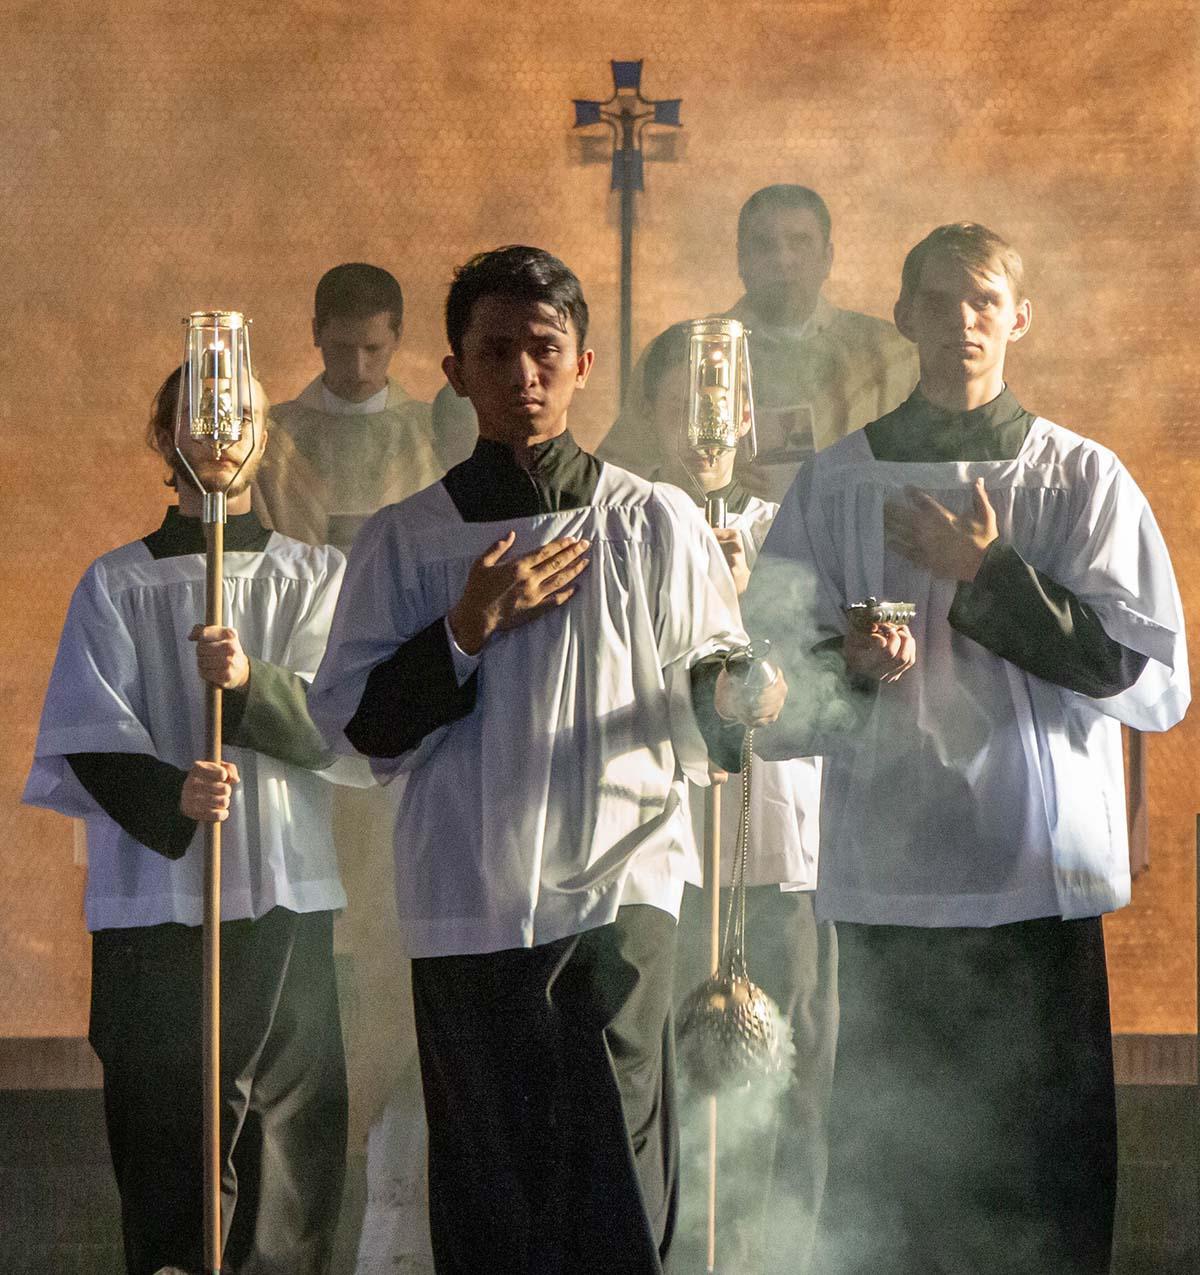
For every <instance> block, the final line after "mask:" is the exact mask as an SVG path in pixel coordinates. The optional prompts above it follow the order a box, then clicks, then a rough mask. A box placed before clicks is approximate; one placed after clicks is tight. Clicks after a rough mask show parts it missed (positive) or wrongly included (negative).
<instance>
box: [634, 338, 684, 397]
mask: <svg viewBox="0 0 1200 1275" xmlns="http://www.w3.org/2000/svg"><path fill="white" fill-rule="evenodd" d="M687 360H688V325H687V323H676V324H673V325H672V326H671V327H669V328H667V330H666V331H665V332H660V333H659V334H658V336H656V337H655V338H654V340H653V341H651V342H650V344H649V345H648V346H647V347H646V357H645V362H644V363H643V364H642V396H643V397H644V398H645V400H646V402H647V403H653V402H654V396H655V395H656V394H657V393H658V387H659V384H660V382H661V381H662V379H663V377H664V376H666V374H667V373H668V372H670V371H671V370H672V369H673V368H676V367H678V366H679V365H680V364H681V363H686V362H687Z"/></svg>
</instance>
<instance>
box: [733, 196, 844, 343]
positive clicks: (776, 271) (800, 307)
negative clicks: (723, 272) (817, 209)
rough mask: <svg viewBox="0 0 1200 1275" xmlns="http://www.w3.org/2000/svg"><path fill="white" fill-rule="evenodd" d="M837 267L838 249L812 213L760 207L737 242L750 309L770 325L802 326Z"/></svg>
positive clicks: (741, 272) (739, 263) (809, 210)
mask: <svg viewBox="0 0 1200 1275" xmlns="http://www.w3.org/2000/svg"><path fill="white" fill-rule="evenodd" d="M832 265H833V244H832V243H830V242H829V240H827V239H826V238H825V235H824V233H823V231H822V230H821V224H820V222H818V221H817V218H816V215H815V214H814V213H813V211H812V210H811V209H810V208H770V207H767V208H760V209H758V210H757V211H756V212H754V213H753V214H751V216H750V218H749V220H748V222H747V223H746V225H745V227H744V228H743V232H742V235H741V238H740V240H739V242H738V274H740V275H741V277H742V283H743V284H744V285H745V288H746V296H747V299H748V300H749V302H750V307H751V309H752V310H753V311H754V313H755V314H756V315H758V317H759V318H760V319H763V320H764V321H766V322H768V323H781V324H798V323H803V322H804V320H805V319H807V318H808V316H809V315H810V314H812V312H813V308H814V307H815V306H816V304H817V299H818V298H819V297H820V295H821V289H822V288H823V287H824V286H825V280H826V279H828V278H829V271H830V268H831V267H832Z"/></svg>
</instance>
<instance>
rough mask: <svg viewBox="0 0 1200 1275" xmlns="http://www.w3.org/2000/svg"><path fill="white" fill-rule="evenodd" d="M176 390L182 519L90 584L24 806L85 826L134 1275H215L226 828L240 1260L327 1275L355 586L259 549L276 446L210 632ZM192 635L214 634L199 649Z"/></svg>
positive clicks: (233, 1201) (275, 548) (226, 1099)
mask: <svg viewBox="0 0 1200 1275" xmlns="http://www.w3.org/2000/svg"><path fill="white" fill-rule="evenodd" d="M179 383H180V374H179V371H178V370H176V371H175V372H174V373H172V375H171V376H170V377H169V378H168V379H167V381H166V382H165V383H164V385H163V386H162V388H161V389H160V390H159V393H158V396H157V398H156V399H155V404H154V411H153V417H152V421H151V431H150V440H151V443H152V445H153V446H154V447H155V449H156V450H157V451H158V452H159V453H160V454H161V455H162V457H163V458H164V460H166V461H167V463H168V465H169V466H170V467H171V471H172V474H171V478H170V480H169V482H170V485H171V486H174V487H176V488H177V489H178V493H179V504H178V506H177V507H175V506H172V507H170V508H168V510H167V514H166V517H165V519H164V520H163V523H162V526H161V527H159V528H158V530H156V531H153V532H151V533H150V534H149V535H148V536H146V537H145V538H144V539H142V540H137V541H134V542H133V543H132V544H127V545H124V546H122V547H121V548H119V549H114V550H113V551H112V552H111V553H106V554H104V555H103V556H102V557H100V558H98V559H97V560H96V561H95V562H94V563H92V565H91V566H90V567H89V568H88V570H87V572H86V573H85V574H84V577H83V579H82V581H81V582H80V584H79V586H78V587H77V588H76V590H75V594H74V597H73V598H72V600H71V606H70V610H69V611H68V614H67V619H66V624H65V626H64V628H63V634H62V639H61V642H60V644H59V649H58V656H57V659H56V660H55V664H54V671H53V673H52V675H51V679H50V686H49V689H48V691H47V694H46V702H45V707H44V709H43V712H42V720H41V726H40V729H39V732H38V738H37V745H36V750H35V758H34V764H33V769H32V771H31V773H30V776H29V781H28V783H27V785H26V788H25V794H24V799H25V801H27V802H29V803H30V804H32V805H38V806H45V807H47V808H48V809H51V810H57V811H60V812H61V813H63V814H67V815H74V816H76V817H78V818H81V819H83V820H85V821H86V824H87V842H88V878H87V892H86V912H87V925H88V929H89V930H91V932H92V1006H91V1024H90V1029H89V1039H90V1041H91V1043H92V1047H93V1048H94V1049H95V1051H96V1053H97V1055H98V1056H99V1058H100V1062H101V1065H102V1066H103V1069H104V1107H105V1117H106V1121H107V1128H108V1141H109V1148H110V1150H111V1152H112V1160H113V1167H114V1169H115V1171H116V1177H117V1187H118V1190H119V1192H120V1197H121V1219H122V1228H123V1234H124V1242H125V1258H126V1264H127V1266H128V1270H129V1272H130V1275H154V1272H157V1271H159V1270H160V1268H164V1267H171V1268H176V1267H178V1268H181V1269H184V1270H199V1269H201V1267H202V1265H203V1252H202V1234H203V1228H202V1218H203V1177H204V1175H203V1158H202V1147H203V1142H202V1112H203V1102H202V1092H201V1058H202V1054H201V920H202V915H203V892H204V871H203V865H204V851H203V844H202V843H203V837H202V835H201V833H200V831H199V825H200V824H201V823H204V822H213V821H216V822H220V823H222V824H223V825H224V827H223V832H222V873H221V913H222V917H223V921H222V926H221V948H222V965H221V1002H222V1023H221V1027H222V1031H221V1072H222V1075H221V1096H222V1113H221V1138H222V1151H223V1156H224V1160H223V1170H222V1196H223V1203H222V1216H223V1219H224V1222H225V1229H226V1237H227V1242H226V1248H225V1257H226V1261H227V1262H228V1263H229V1266H230V1269H236V1270H238V1271H239V1272H244V1273H245V1275H285V1273H286V1275H323V1273H324V1272H326V1271H327V1270H328V1267H329V1261H330V1257H331V1253H332V1247H333V1237H334V1231H335V1228H336V1224H337V1217H338V1206H339V1202H340V1199H341V1192H342V1180H343V1176H344V1172H345V1143H346V1080H345V1063H344V1059H343V1053H342V1037H341V1030H340V1027H339V1023H338V1003H337V992H336V987H335V984H334V971H333V958H332V946H331V934H332V926H333V914H334V912H335V911H336V910H337V909H339V908H341V907H343V906H344V905H345V902H346V897H345V894H344V893H343V891H342V886H341V882H340V881H339V879H338V870H337V862H336V859H335V857H334V853H333V845H332V839H331V835H330V827H329V811H330V794H331V791H332V785H331V781H334V782H338V781H348V782H358V783H370V782H371V779H370V776H369V774H367V773H366V767H365V766H362V765H358V766H356V765H355V764H354V763H352V762H349V761H348V760H346V759H338V760H335V758H334V756H333V754H332V753H331V752H330V751H329V750H328V749H327V748H326V747H325V745H324V743H323V741H322V739H321V737H320V735H319V734H318V732H317V730H316V728H315V727H314V726H313V723H312V721H311V719H310V718H309V716H308V711H307V708H306V690H307V684H308V681H309V680H310V679H311V677H312V675H313V673H314V672H315V670H316V667H317V664H318V662H319V660H320V658H321V654H322V652H323V650H324V647H325V639H326V635H327V633H328V630H329V623H330V619H331V617H332V615H333V607H334V601H335V599H336V597H337V591H338V585H339V583H340V581H341V577H342V571H343V568H344V561H343V559H342V556H341V554H340V553H339V552H338V551H337V550H336V549H330V548H310V547H309V546H307V545H303V544H300V543H298V542H297V541H294V540H288V539H286V538H284V537H283V536H280V535H278V534H276V533H274V532H271V531H268V530H266V529H265V528H264V527H263V526H262V524H261V523H260V522H259V521H258V519H257V518H256V517H255V515H254V514H253V513H252V512H250V483H251V481H252V480H253V478H254V474H255V471H256V469H257V468H258V463H259V461H260V459H261V456H262V453H263V449H264V448H265V446H266V441H267V435H266V430H265V429H264V418H263V416H262V412H263V408H264V406H265V399H264V398H263V395H262V390H261V387H259V386H257V385H256V387H255V413H256V429H255V430H254V431H253V445H252V431H251V429H250V427H249V422H248V421H247V422H246V425H245V426H244V428H243V431H242V438H241V440H240V441H238V442H236V443H233V444H232V445H230V446H228V447H227V448H226V449H225V450H224V451H223V453H222V455H221V457H220V459H214V457H213V451H212V447H211V444H209V443H208V442H197V441H195V440H192V439H190V438H185V439H183V440H182V442H181V446H182V447H183V448H184V450H185V453H186V455H187V458H188V460H189V461H190V462H191V465H192V468H193V469H194V470H195V471H196V473H197V475H198V476H199V478H200V480H201V481H202V482H203V483H204V484H205V485H206V486H208V487H211V488H217V487H224V486H225V485H226V484H227V483H229V482H230V479H231V478H233V475H234V471H235V470H236V469H237V467H238V465H239V464H241V462H242V461H243V460H245V461H246V462H247V463H246V465H245V468H244V469H242V471H241V475H240V477H237V478H236V479H234V481H233V485H232V486H231V487H230V488H229V490H228V493H227V496H228V511H229V520H228V523H227V525H226V529H225V560H224V592H225V614H226V616H227V617H228V622H227V625H226V626H224V627H216V626H211V627H205V626H204V625H203V623H202V621H203V619H204V615H205V558H204V529H203V524H202V522H201V520H200V513H201V495H200V492H199V491H198V490H196V488H195V487H194V486H193V485H192V482H191V479H190V477H189V476H188V474H187V471H186V468H185V467H184V466H183V464H182V463H181V462H180V460H179V459H178V457H177V456H176V455H175V450H174V449H175V439H174V425H175V405H176V400H177V398H178V395H179ZM198 621H199V622H200V623H198ZM204 682H209V683H211V684H213V685H216V686H220V687H221V688H222V689H223V690H224V692H225V694H224V697H223V698H224V723H223V725H224V732H225V750H224V760H223V761H222V762H220V763H217V762H212V761H205V760H197V758H198V757H203V756H204V749H205V723H204V702H205V697H204V686H203V683H204Z"/></svg>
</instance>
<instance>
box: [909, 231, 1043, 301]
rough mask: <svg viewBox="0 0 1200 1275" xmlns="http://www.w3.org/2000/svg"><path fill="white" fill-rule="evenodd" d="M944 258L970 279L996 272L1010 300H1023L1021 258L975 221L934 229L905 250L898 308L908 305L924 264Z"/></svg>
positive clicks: (998, 237) (1012, 248) (1005, 241)
mask: <svg viewBox="0 0 1200 1275" xmlns="http://www.w3.org/2000/svg"><path fill="white" fill-rule="evenodd" d="M934 256H939V257H947V258H949V259H950V260H951V261H953V262H955V263H956V264H958V265H960V266H962V267H963V269H964V270H967V271H968V272H969V273H971V274H973V275H978V274H984V273H988V272H996V271H999V272H1000V273H1002V274H1003V275H1004V277H1005V278H1006V279H1007V280H1008V286H1009V288H1010V289H1011V291H1012V295H1013V300H1014V301H1015V302H1017V303H1018V304H1020V303H1021V302H1022V301H1023V300H1024V299H1025V264H1024V262H1022V260H1021V254H1020V253H1019V252H1018V251H1017V250H1016V249H1015V248H1014V247H1013V246H1012V244H1010V243H1009V242H1008V240H1007V239H1005V238H1004V237H1003V236H1001V235H998V234H997V233H996V232H995V231H994V230H989V229H988V228H987V226H981V225H980V224H979V223H978V222H977V221H953V222H950V223H949V224H947V225H945V226H938V227H937V229H936V230H931V231H930V232H929V234H927V235H926V236H925V238H924V239H922V240H921V242H920V243H919V244H917V245H916V246H915V247H913V248H912V249H910V250H909V254H908V256H907V257H905V258H904V269H903V270H902V271H901V274H900V300H899V302H898V303H897V304H898V305H900V306H907V305H910V304H911V303H912V299H913V295H914V294H915V292H916V290H917V287H918V285H919V284H920V282H921V271H922V270H923V269H924V268H925V262H926V261H927V260H928V259H929V258H930V257H934Z"/></svg>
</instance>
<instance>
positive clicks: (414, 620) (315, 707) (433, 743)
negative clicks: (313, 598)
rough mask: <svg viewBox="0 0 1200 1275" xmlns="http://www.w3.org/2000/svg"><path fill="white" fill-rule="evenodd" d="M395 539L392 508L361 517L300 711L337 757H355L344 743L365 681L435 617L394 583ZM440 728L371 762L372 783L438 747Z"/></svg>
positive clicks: (397, 575)
mask: <svg viewBox="0 0 1200 1275" xmlns="http://www.w3.org/2000/svg"><path fill="white" fill-rule="evenodd" d="M402 540H403V535H402V531H401V528H400V524H399V523H398V522H397V520H396V517H395V511H394V510H393V509H385V510H383V511H381V512H380V513H378V514H376V515H374V516H373V517H372V518H370V519H368V520H367V522H366V523H365V524H364V525H363V528H362V530H361V531H360V532H359V533H358V536H357V537H356V539H355V542H354V548H353V549H352V550H351V552H350V561H349V563H348V564H347V566H346V578H345V581H344V583H343V584H342V590H341V593H340V595H339V597H338V602H337V608H336V610H335V611H334V615H333V624H332V626H331V628H330V632H329V642H328V644H327V646H326V648H325V657H324V659H323V660H322V661H321V667H320V668H319V669H318V670H317V676H316V679H315V680H314V682H313V686H312V690H311V691H310V692H309V696H308V708H309V712H310V713H311V714H312V719H313V721H314V722H316V724H317V729H318V730H319V731H320V732H321V734H322V735H323V736H324V737H325V742H326V743H327V744H328V745H329V746H330V748H332V749H333V750H334V751H335V752H337V753H340V754H342V755H343V756H358V754H357V752H356V751H355V748H354V746H353V744H351V743H350V741H349V740H348V739H347V738H346V727H347V725H349V723H350V721H351V719H352V718H353V717H354V714H355V713H356V712H357V711H358V706H359V704H360V703H361V702H362V697H363V691H364V690H365V689H366V685H367V678H368V677H369V676H370V675H371V670H372V669H374V668H375V666H376V665H377V664H381V663H382V662H383V661H384V660H386V659H388V658H390V657H391V656H392V655H393V654H394V653H395V651H396V649H397V647H399V646H400V645H401V644H402V643H404V642H407V641H408V639H409V638H411V637H414V636H415V635H416V634H417V633H419V632H420V631H421V630H422V629H424V628H425V627H426V626H427V625H429V624H431V623H432V622H433V621H434V620H436V619H437V618H438V617H437V616H436V615H429V616H426V615H425V609H426V606H427V604H426V603H425V602H424V601H423V599H422V598H421V597H420V596H419V595H418V591H417V589H416V588H415V587H411V588H405V587H404V584H403V581H402V574H403V572H402V566H403V563H404V561H405V558H404V554H403V544H402ZM447 729H448V728H447V727H444V726H443V727H439V728H438V729H437V730H434V731H432V732H430V734H428V735H426V736H425V738H424V739H423V740H421V742H420V743H419V744H418V745H417V747H416V748H413V749H410V750H409V751H408V752H405V753H402V754H401V755H400V756H398V757H385V758H378V757H377V758H372V759H371V769H372V770H373V771H374V773H375V776H376V778H377V779H378V780H380V782H383V783H387V782H388V781H389V780H390V779H392V778H394V777H395V776H396V775H398V774H401V773H402V772H404V771H407V770H412V769H413V768H414V767H415V766H418V765H420V764H421V762H423V761H424V760H425V758H426V757H428V756H429V755H430V753H432V752H433V750H434V749H435V748H436V747H437V746H438V744H439V743H440V742H441V740H442V737H443V736H444V735H445V733H446V730H447Z"/></svg>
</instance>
